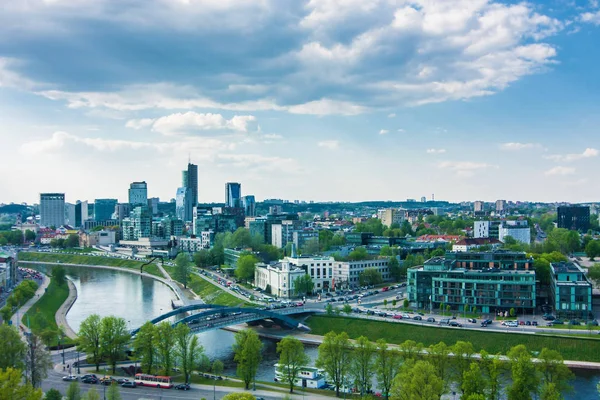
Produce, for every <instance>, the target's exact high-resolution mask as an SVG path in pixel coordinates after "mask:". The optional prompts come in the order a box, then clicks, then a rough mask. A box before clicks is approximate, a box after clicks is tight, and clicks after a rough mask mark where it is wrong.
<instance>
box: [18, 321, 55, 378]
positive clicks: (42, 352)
mask: <svg viewBox="0 0 600 400" xmlns="http://www.w3.org/2000/svg"><path fill="white" fill-rule="evenodd" d="M50 368H52V360H51V358H50V353H48V350H46V348H45V347H44V345H43V344H42V341H41V340H40V338H39V336H37V335H35V334H33V333H32V334H29V335H27V351H26V352H25V381H26V382H27V383H29V384H31V386H33V387H34V388H35V387H38V385H41V383H42V381H43V380H44V379H46V377H47V376H48V370H49V369H50Z"/></svg>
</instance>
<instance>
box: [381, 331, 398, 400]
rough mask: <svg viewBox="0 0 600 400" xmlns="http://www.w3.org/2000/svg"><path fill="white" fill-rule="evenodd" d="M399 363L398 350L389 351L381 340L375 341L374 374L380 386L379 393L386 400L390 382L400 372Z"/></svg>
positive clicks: (390, 386) (390, 385)
mask: <svg viewBox="0 0 600 400" xmlns="http://www.w3.org/2000/svg"><path fill="white" fill-rule="evenodd" d="M401 362H402V358H401V357H400V353H399V352H398V350H395V349H390V348H389V347H388V345H387V343H386V342H385V340H383V339H379V340H378V341H377V349H376V352H375V365H376V368H375V370H376V371H375V372H376V374H377V380H378V383H379V385H381V393H382V394H383V396H385V398H386V399H387V398H389V395H390V390H391V388H392V382H393V380H394V377H395V376H396V374H397V373H398V371H399V370H400V365H401Z"/></svg>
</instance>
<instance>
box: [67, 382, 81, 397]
mask: <svg viewBox="0 0 600 400" xmlns="http://www.w3.org/2000/svg"><path fill="white" fill-rule="evenodd" d="M66 398H67V399H66V400H81V388H80V387H79V382H77V381H74V382H71V383H70V384H69V387H68V388H67V393H66Z"/></svg>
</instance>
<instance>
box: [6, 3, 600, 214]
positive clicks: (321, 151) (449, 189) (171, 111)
mask: <svg viewBox="0 0 600 400" xmlns="http://www.w3.org/2000/svg"><path fill="white" fill-rule="evenodd" d="M0 9H1V10H2V12H1V13H0V150H1V154H2V160H3V167H2V169H1V171H0V202H4V203H8V202H29V203H34V202H38V201H39V193H40V192H65V193H66V201H68V202H73V203H74V202H75V201H76V200H89V201H93V200H94V199H95V198H117V199H119V200H120V201H127V189H128V187H129V183H130V182H133V181H141V180H145V181H146V182H147V183H148V195H149V196H150V197H160V199H161V200H163V201H168V200H169V199H171V198H173V197H175V193H176V190H177V187H179V186H181V170H183V169H185V168H186V166H187V162H188V160H191V162H193V163H195V164H198V175H199V176H198V180H199V191H198V196H199V201H200V202H222V201H224V184H225V182H228V181H234V182H241V183H242V194H243V195H246V194H254V195H255V196H256V198H257V201H262V200H263V199H267V198H282V199H290V200H294V199H299V200H307V201H308V200H314V201H365V200H393V201H401V200H405V199H407V198H416V199H420V198H421V196H426V197H427V198H428V199H431V197H432V196H433V195H434V196H435V199H436V200H448V201H453V202H455V201H463V200H485V201H494V200H496V199H507V200H514V201H517V200H520V201H546V202H554V201H567V202H589V201H597V200H599V199H598V197H599V196H598V195H599V189H598V178H597V176H598V175H597V171H598V170H600V156H599V154H598V153H599V149H600V129H599V128H598V127H599V126H600V74H599V73H598V65H599V64H600V48H599V47H598V46H599V43H600V7H599V4H598V1H594V0H546V1H540V0H538V1H535V0H534V1H528V2H518V1H506V0H505V1H496V0H0Z"/></svg>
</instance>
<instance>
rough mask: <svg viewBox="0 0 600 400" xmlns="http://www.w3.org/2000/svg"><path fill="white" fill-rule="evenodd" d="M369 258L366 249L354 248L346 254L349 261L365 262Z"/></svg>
mask: <svg viewBox="0 0 600 400" xmlns="http://www.w3.org/2000/svg"><path fill="white" fill-rule="evenodd" d="M368 258H369V253H367V249H366V248H364V247H362V246H361V247H356V248H355V249H354V250H352V251H351V252H350V254H348V259H349V260H350V261H360V260H366V259H368Z"/></svg>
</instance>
